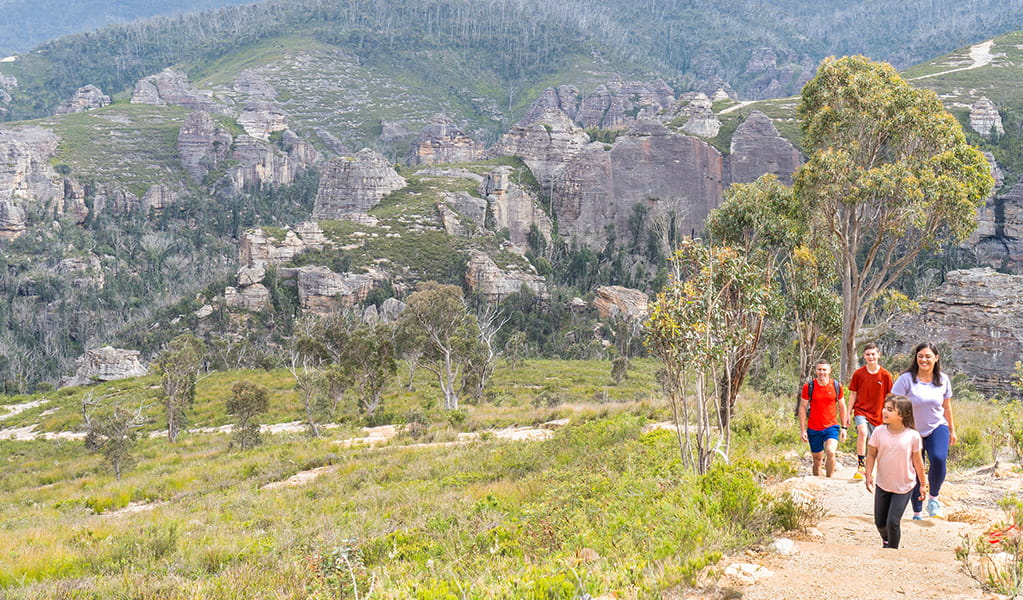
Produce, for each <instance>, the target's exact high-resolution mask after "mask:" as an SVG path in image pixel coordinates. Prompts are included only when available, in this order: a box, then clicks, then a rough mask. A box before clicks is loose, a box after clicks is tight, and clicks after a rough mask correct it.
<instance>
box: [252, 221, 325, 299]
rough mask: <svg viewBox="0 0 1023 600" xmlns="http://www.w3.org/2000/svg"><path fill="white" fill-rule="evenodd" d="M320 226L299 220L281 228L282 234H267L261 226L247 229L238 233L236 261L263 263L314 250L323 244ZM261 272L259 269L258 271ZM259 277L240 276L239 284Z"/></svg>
mask: <svg viewBox="0 0 1023 600" xmlns="http://www.w3.org/2000/svg"><path fill="white" fill-rule="evenodd" d="M327 243H328V242H327V238H326V237H325V236H324V235H323V230H321V229H320V226H319V225H317V224H316V223H314V222H307V223H301V224H299V225H296V226H295V228H294V229H285V230H284V233H283V235H282V236H277V235H273V234H268V233H267V230H265V229H263V228H262V227H257V228H255V229H250V230H248V231H246V232H245V233H243V234H242V238H241V242H240V243H239V245H238V263H239V264H241V265H242V268H243V269H245V268H252V267H260V268H262V267H266V266H269V265H279V264H283V263H286V262H288V261H289V260H291V259H293V258H295V257H296V256H298V255H299V254H302V253H303V252H305V251H307V250H318V249H320V248H322V247H324V246H325V245H326V244H327ZM261 272H262V271H261ZM258 281H262V275H260V277H259V279H256V280H254V281H253V280H251V278H248V279H246V280H244V282H243V280H242V278H241V277H239V284H241V285H243V286H244V285H251V284H252V283H256V282H258Z"/></svg>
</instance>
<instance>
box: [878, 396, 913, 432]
mask: <svg viewBox="0 0 1023 600" xmlns="http://www.w3.org/2000/svg"><path fill="white" fill-rule="evenodd" d="M884 402H885V404H888V403H889V402H891V403H892V407H893V408H895V412H897V413H899V416H900V417H902V424H903V425H905V426H906V427H909V428H910V429H916V421H915V420H914V419H913V401H912V400H910V399H909V398H907V397H905V396H899V395H898V394H888V397H887V398H885V399H884Z"/></svg>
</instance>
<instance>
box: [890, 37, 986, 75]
mask: <svg viewBox="0 0 1023 600" xmlns="http://www.w3.org/2000/svg"><path fill="white" fill-rule="evenodd" d="M994 44H995V41H994V40H988V41H986V42H982V43H980V44H977V45H975V46H970V64H968V65H966V66H965V67H959V68H956V69H949V70H947V71H941V72H940V73H931V74H929V75H921V76H920V77H914V78H912V79H911V80H910V81H916V80H918V79H927V78H928V77H937V76H938V75H945V74H946V73H955V72H956V71H969V70H970V69H979V68H980V67H984V66H987V65H989V64H991V61H992V60H994V59H995V56H994V55H993V54H991V47H992V46H994Z"/></svg>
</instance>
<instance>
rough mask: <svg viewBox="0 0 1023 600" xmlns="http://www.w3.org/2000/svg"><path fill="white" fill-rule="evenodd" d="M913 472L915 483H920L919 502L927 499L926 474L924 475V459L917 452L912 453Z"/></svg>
mask: <svg viewBox="0 0 1023 600" xmlns="http://www.w3.org/2000/svg"><path fill="white" fill-rule="evenodd" d="M913 470H914V471H916V478H917V481H919V482H920V500H926V499H927V491H928V489H927V488H928V486H927V474H926V473H924V459H923V456H922V455H921V454H920V451H919V450H914V451H913Z"/></svg>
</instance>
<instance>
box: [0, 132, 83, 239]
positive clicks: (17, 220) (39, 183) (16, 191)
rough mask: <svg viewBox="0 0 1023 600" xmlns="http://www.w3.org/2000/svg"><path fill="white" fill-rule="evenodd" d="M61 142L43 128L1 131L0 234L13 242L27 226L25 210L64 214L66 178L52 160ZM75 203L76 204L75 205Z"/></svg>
mask: <svg viewBox="0 0 1023 600" xmlns="http://www.w3.org/2000/svg"><path fill="white" fill-rule="evenodd" d="M59 143H60V138H58V137H57V136H56V135H55V134H54V133H53V132H52V131H50V130H48V129H43V128H42V127H35V126H29V127H19V128H17V129H0V235H3V237H5V238H8V239H12V238H14V237H17V236H18V235H19V234H20V233H21V232H22V231H24V230H25V227H26V220H25V218H26V213H25V207H26V206H30V205H42V206H44V207H46V208H47V209H48V210H51V211H56V212H64V208H65V207H64V194H65V188H67V191H68V192H69V193H72V194H73V193H74V186H73V185H65V180H64V178H63V177H61V176H60V175H58V174H57V172H56V171H54V169H53V167H52V166H50V162H49V161H50V157H52V156H53V154H54V152H56V150H57V145H58V144H59ZM72 204H73V203H72Z"/></svg>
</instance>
